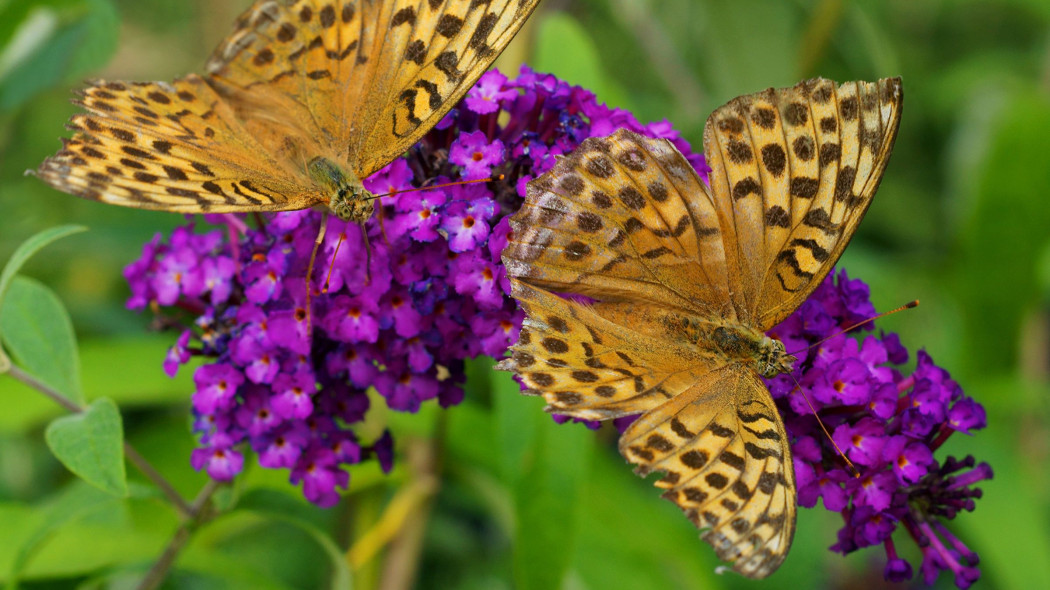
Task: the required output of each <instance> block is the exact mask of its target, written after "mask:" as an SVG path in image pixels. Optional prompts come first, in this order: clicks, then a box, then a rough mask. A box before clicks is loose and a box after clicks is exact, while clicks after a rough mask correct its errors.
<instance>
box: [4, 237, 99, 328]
mask: <svg viewBox="0 0 1050 590" xmlns="http://www.w3.org/2000/svg"><path fill="white" fill-rule="evenodd" d="M86 229H87V228H86V227H84V226H81V225H60V226H58V227H52V228H50V229H45V230H44V231H42V232H40V233H37V234H36V235H34V236H32V237H30V238H29V239H28V240H26V241H24V242H22V245H20V246H19V247H18V248H16V249H15V252H14V254H12V255H11V258H10V259H9V260H8V261H7V265H6V266H5V267H4V270H3V272H0V308H2V307H3V303H4V294H5V293H6V292H7V287H8V284H9V283H10V282H11V280H12V279H14V277H15V275H16V274H17V273H18V271H19V269H21V268H22V265H23V264H25V263H26V261H27V260H29V258H30V257H31V256H33V254H36V253H37V252H38V251H40V249H41V248H43V247H44V246H46V245H48V244H50V243H51V242H54V241H55V240H58V239H61V238H64V237H66V236H68V235H71V234H75V233H80V232H82V231H84V230H86Z"/></svg>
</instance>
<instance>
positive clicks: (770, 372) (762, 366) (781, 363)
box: [758, 336, 798, 378]
mask: <svg viewBox="0 0 1050 590" xmlns="http://www.w3.org/2000/svg"><path fill="white" fill-rule="evenodd" d="M797 360H798V359H797V358H795V357H793V356H791V355H790V354H788V353H787V351H786V350H785V349H784V343H783V342H781V341H779V340H777V339H775V338H770V337H769V336H766V337H764V338H763V339H762V344H761V352H760V354H759V358H758V372H759V374H760V375H762V376H763V377H767V378H768V377H775V376H777V375H779V374H781V373H787V372H789V371H791V369H792V367H794V366H795V361H797Z"/></svg>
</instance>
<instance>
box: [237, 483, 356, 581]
mask: <svg viewBox="0 0 1050 590" xmlns="http://www.w3.org/2000/svg"><path fill="white" fill-rule="evenodd" d="M243 511H248V512H254V513H256V514H259V515H262V516H266V517H269V518H272V519H275V520H279V521H281V522H286V523H288V524H291V525H293V526H295V527H296V528H298V529H300V530H302V531H304V532H306V533H307V534H309V535H310V536H311V537H313V539H314V541H316V542H317V544H318V545H319V546H320V547H321V549H322V550H323V551H324V552H325V555H327V556H328V558H329V561H331V563H332V583H331V588H333V589H336V588H338V589H340V590H349V589H350V588H352V587H353V576H352V575H351V573H350V567H349V566H348V565H347V562H346V560H345V559H344V558H343V552H342V551H341V550H340V549H339V545H338V544H336V542H335V541H334V540H332V538H331V537H330V536H329V535H328V534H327V533H325V532H324V531H323V530H322V529H321V528H320V526H318V524H317V523H316V522H314V521H315V520H316V515H317V511H316V510H313V509H312V508H311V507H310V506H307V505H305V504H303V502H301V501H299V500H296V499H295V498H292V497H291V496H289V495H288V494H285V493H283V492H278V491H275V490H262V489H260V490H252V491H250V492H248V493H246V494H245V495H244V496H243V497H242V498H241V500H240V501H239V502H238V503H237V508H236V510H235V511H234V512H243Z"/></svg>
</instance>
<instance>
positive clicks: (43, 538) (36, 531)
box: [6, 484, 115, 589]
mask: <svg viewBox="0 0 1050 590" xmlns="http://www.w3.org/2000/svg"><path fill="white" fill-rule="evenodd" d="M114 502H115V500H114V498H113V497H112V496H109V495H106V494H103V493H101V492H99V491H98V490H96V489H95V488H92V487H90V486H85V485H82V484H81V485H74V486H71V487H69V488H68V489H67V490H65V491H64V492H63V493H62V495H61V496H59V497H58V498H57V500H56V501H55V502H54V503H52V504H50V505H48V506H45V507H43V510H41V511H36V512H34V513H33V515H32V517H31V518H30V519H28V520H29V521H30V522H31V523H32V524H30V522H26V523H25V524H27V525H29V526H22V527H16V528H18V529H21V530H18V531H17V532H15V531H10V530H8V531H7V532H8V533H10V534H14V535H16V536H18V537H22V538H21V539H19V540H20V543H19V546H18V550H17V553H16V554H15V555H14V558H13V559H12V561H11V564H10V569H9V570H8V575H7V576H6V578H7V586H6V587H7V588H12V589H13V588H17V587H18V580H19V578H20V577H21V576H22V573H23V572H24V571H25V570H26V568H27V566H28V565H29V563H30V560H31V559H32V558H33V557H34V556H35V555H36V554H37V553H39V552H40V551H41V550H42V549H43V548H44V546H45V545H47V544H48V542H49V541H51V540H52V539H53V538H54V537H55V536H56V535H58V534H60V533H61V532H62V531H64V530H66V529H67V528H68V525H70V524H71V523H73V522H76V521H79V520H81V519H83V518H85V517H86V516H89V515H91V514H95V513H97V512H99V511H101V510H104V509H106V508H109V507H112V506H113V505H114Z"/></svg>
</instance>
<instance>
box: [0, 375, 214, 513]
mask: <svg viewBox="0 0 1050 590" xmlns="http://www.w3.org/2000/svg"><path fill="white" fill-rule="evenodd" d="M7 374H8V375H10V376H11V377H13V378H15V379H17V380H18V381H21V382H22V383H24V384H26V385H28V386H29V387H32V388H33V389H35V390H37V391H39V392H40V393H42V394H44V395H45V396H47V397H48V398H51V400H52V401H54V402H55V403H56V404H58V405H60V406H62V408H64V409H65V410H67V411H69V412H71V413H73V414H80V413H81V412H83V411H84V408H82V407H80V406H78V405H77V404H76V403H74V402H73V401H72V400H70V399H69V398H67V397H66V396H64V395H62V394H61V393H59V392H58V391H56V390H55V389H53V388H52V387H50V386H49V385H47V384H46V383H44V382H42V381H40V380H39V379H37V378H36V377H34V376H32V375H30V374H29V373H26V372H25V371H23V370H22V369H20V368H19V367H17V366H15V365H11V367H10V368H9V369H8V371H7ZM124 456H125V457H127V459H128V462H129V463H131V464H132V465H134V466H135V467H136V468H137V469H138V470H139V471H140V472H142V474H143V475H145V476H146V478H147V479H149V480H150V481H152V482H153V484H154V485H156V486H157V487H158V488H160V490H161V492H163V493H164V495H165V496H166V497H167V498H168V500H169V501H170V502H171V503H172V505H174V506H175V509H176V510H178V512H179V516H181V517H182V518H184V519H191V518H193V516H194V512H193V507H192V506H190V505H189V504H188V503H186V500H185V499H184V498H183V497H182V495H180V494H179V492H178V491H176V490H175V488H174V487H173V486H172V485H171V484H170V483H169V482H168V480H167V479H165V478H164V476H163V475H161V474H160V472H159V471H157V470H156V469H154V468H153V466H152V465H150V463H149V461H147V460H146V458H145V457H143V456H142V455H140V454H139V452H138V451H136V450H135V448H134V447H132V446H131V444H130V443H128V442H127V441H124Z"/></svg>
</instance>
